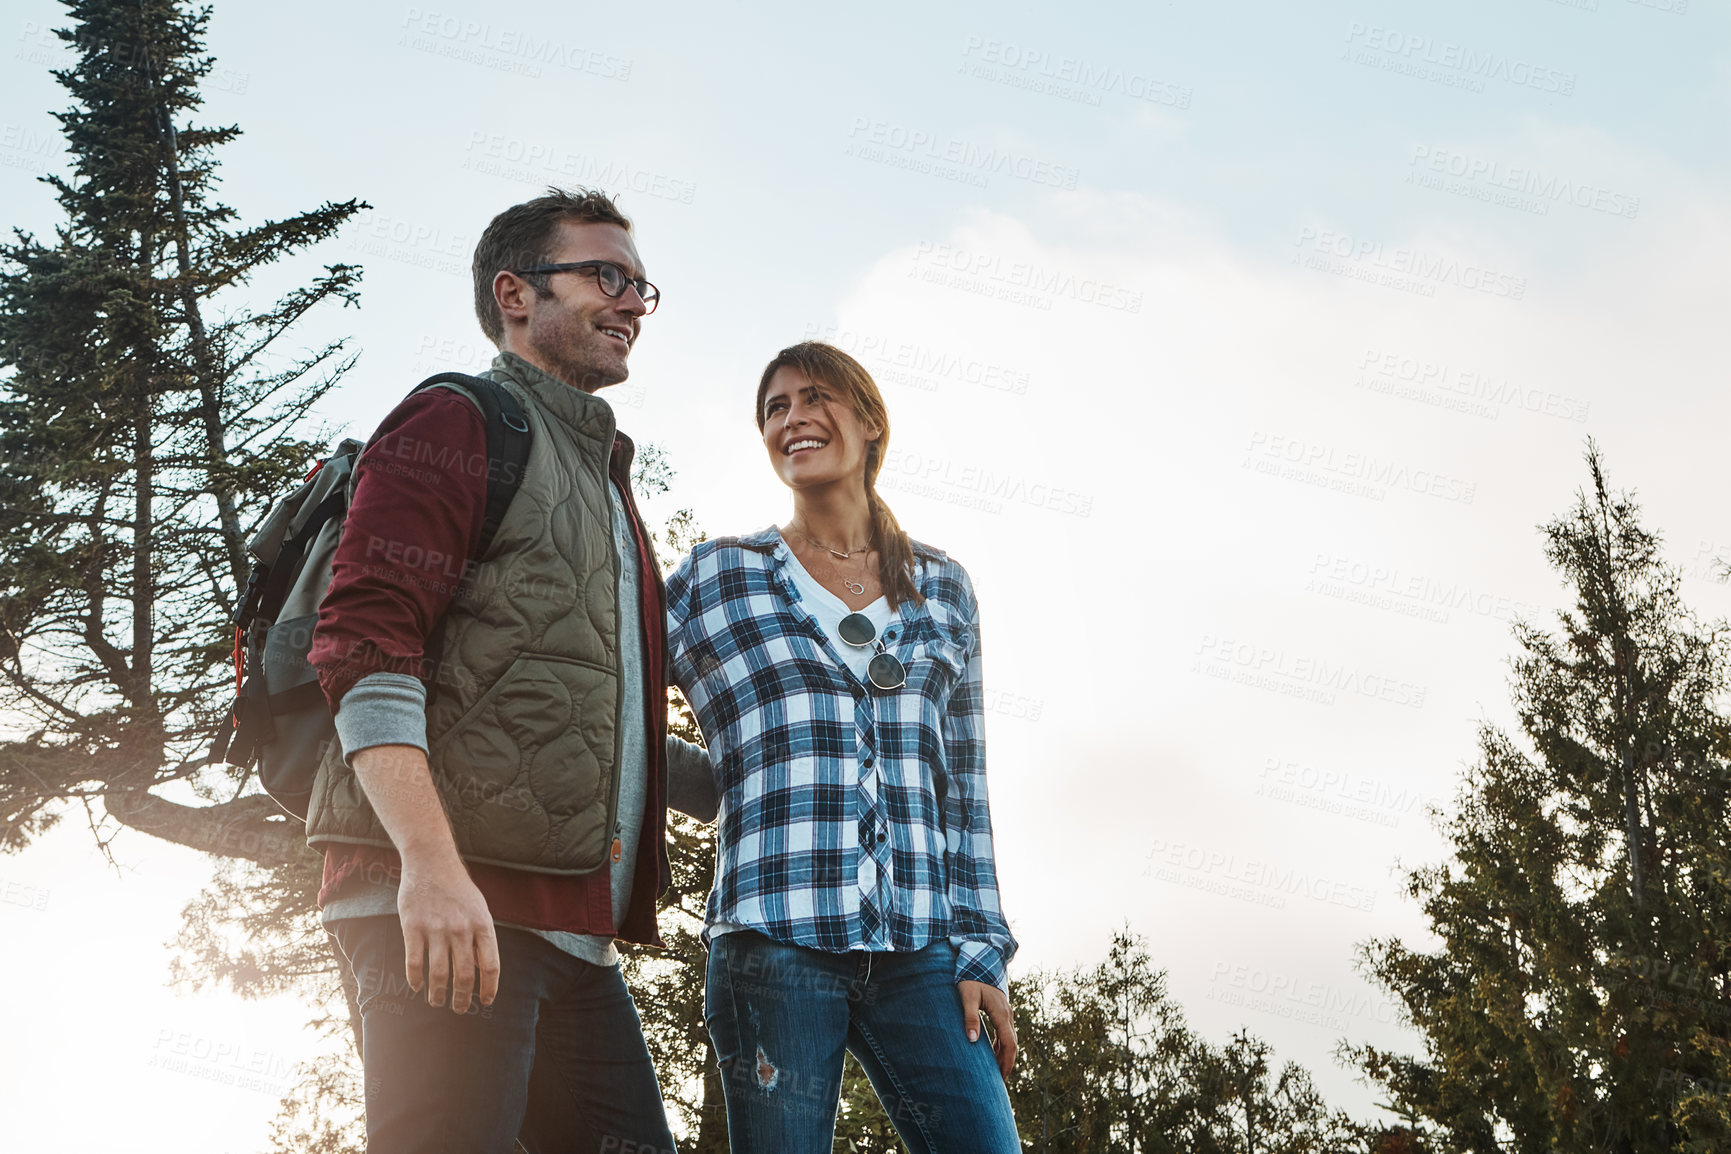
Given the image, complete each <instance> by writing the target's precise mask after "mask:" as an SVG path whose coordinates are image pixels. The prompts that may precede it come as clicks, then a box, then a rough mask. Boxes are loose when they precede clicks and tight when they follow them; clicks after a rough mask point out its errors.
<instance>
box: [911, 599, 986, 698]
mask: <svg viewBox="0 0 1731 1154" xmlns="http://www.w3.org/2000/svg"><path fill="white" fill-rule="evenodd" d="M913 628H915V629H916V637H915V640H914V641H913V643H912V645H911V646H909V647H908V648H911V650H912V654H913V656H912V659H911V660H909V659H908V658H907V657H903V659H902V660H903V663H904V664H905V665H906V666H907V670H908V684H909V686H910V688H918V689H920V690H921V691H922V692H926V693H929V694H933V695H936V696H938V697H947V696H948V695H949V693H950V691H951V690H953V689H954V688H955V687H956V686H957V685H958V684H960V682H961V680H962V678H963V677H965V676H966V675H967V671H968V662H969V660H970V659H971V658H972V657H973V653H974V631H973V629H972V628H971V627H970V626H969V625H968V624H967V623H966V622H963V621H954V620H949V619H946V618H944V617H937V616H934V617H933V618H932V619H931V620H930V621H928V622H923V623H921V627H913Z"/></svg>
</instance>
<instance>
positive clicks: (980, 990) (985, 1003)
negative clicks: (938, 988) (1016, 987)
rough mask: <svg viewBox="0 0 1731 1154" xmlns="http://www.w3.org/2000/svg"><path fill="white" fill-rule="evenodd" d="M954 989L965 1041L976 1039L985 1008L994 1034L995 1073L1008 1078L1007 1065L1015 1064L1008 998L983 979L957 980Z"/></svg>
mask: <svg viewBox="0 0 1731 1154" xmlns="http://www.w3.org/2000/svg"><path fill="white" fill-rule="evenodd" d="M956 988H957V989H958V990H960V991H961V992H962V1029H964V1030H966V1031H967V1032H968V1041H970V1042H976V1041H978V1040H979V1038H980V1011H981V1010H984V1011H986V1017H988V1018H990V1019H991V1020H992V1033H993V1034H994V1035H995V1036H994V1037H993V1039H992V1053H994V1054H996V1055H997V1056H998V1071H999V1073H1001V1074H1003V1075H1004V1077H1006V1078H1008V1077H1009V1076H1010V1067H1011V1066H1014V1065H1015V1064H1016V1023H1015V1022H1014V1021H1013V1020H1012V1019H1011V1017H1010V999H1009V998H1008V997H1006V996H1005V995H1004V991H1002V990H1000V989H998V987H996V986H989V985H987V984H986V983H985V982H972V981H960V982H957V983H956Z"/></svg>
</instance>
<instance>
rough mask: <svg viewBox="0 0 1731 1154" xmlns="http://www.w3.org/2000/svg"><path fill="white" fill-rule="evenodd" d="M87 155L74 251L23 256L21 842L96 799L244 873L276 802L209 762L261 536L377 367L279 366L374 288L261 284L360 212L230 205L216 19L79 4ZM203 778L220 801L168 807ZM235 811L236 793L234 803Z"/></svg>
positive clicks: (17, 565) (70, 223)
mask: <svg viewBox="0 0 1731 1154" xmlns="http://www.w3.org/2000/svg"><path fill="white" fill-rule="evenodd" d="M66 7H67V9H68V13H69V15H70V16H71V18H72V21H73V23H72V26H71V27H70V28H68V29H64V30H61V31H60V32H59V33H58V34H59V35H60V37H61V38H62V39H64V40H66V41H67V43H68V44H69V45H70V46H71V47H72V48H73V50H74V51H75V52H76V54H77V60H76V63H75V64H73V65H72V66H71V67H69V68H66V69H63V70H60V71H57V72H56V73H55V76H56V78H57V79H58V80H59V81H60V83H61V84H62V85H63V86H64V87H65V88H66V90H67V92H68V93H69V94H70V96H71V98H72V106H71V107H70V108H68V109H67V110H66V111H64V112H61V113H58V114H57V118H58V119H59V121H60V124H61V127H62V130H63V132H64V135H65V139H66V146H67V150H68V153H69V165H70V167H69V171H68V173H67V174H66V175H64V176H59V175H51V176H45V177H44V178H43V180H44V181H45V183H47V184H48V185H49V186H50V187H51V188H53V190H54V193H55V196H56V198H57V200H58V203H59V206H60V209H61V211H62V213H63V214H64V218H63V220H62V222H61V223H60V224H59V225H58V226H57V227H56V229H55V235H54V237H53V238H52V239H51V240H43V239H39V238H38V237H36V236H33V235H30V234H28V233H25V232H22V231H18V230H14V233H13V236H12V238H11V240H10V241H8V242H5V243H0V368H3V369H5V370H7V372H6V375H5V378H4V379H3V380H0V714H3V715H4V716H6V717H7V718H8V719H9V722H10V728H11V731H10V732H8V733H5V734H3V735H0V764H3V765H4V766H5V767H6V772H5V773H4V775H3V776H0V849H5V850H12V851H15V850H17V849H20V848H22V847H23V846H24V845H26V844H28V842H29V841H30V840H31V839H32V838H33V837H34V836H35V835H36V834H38V833H40V832H41V831H42V830H44V829H46V828H47V827H48V826H49V825H51V824H52V823H53V822H54V821H55V820H56V819H57V818H58V817H59V816H60V814H61V813H62V812H64V810H65V808H66V803H68V802H72V801H76V802H82V803H84V804H86V805H87V806H89V805H92V804H93V803H95V802H96V801H98V800H100V801H102V802H104V803H105V805H106V808H107V812H108V813H109V814H110V815H111V816H113V817H114V818H116V819H118V820H119V821H121V822H122V823H125V824H127V825H131V826H134V827H136V828H139V829H141V830H144V831H145V832H148V833H151V834H154V835H156V836H159V837H165V838H168V839H169V840H172V841H176V842H179V843H181V844H184V845H189V846H193V847H195V848H199V849H206V850H210V851H211V852H215V853H219V854H225V855H229V856H238V857H248V858H251V859H253V860H266V859H267V857H268V856H269V855H270V854H271V853H275V854H277V855H279V856H278V857H277V860H282V858H281V856H280V855H281V854H282V853H284V852H300V851H294V850H291V849H290V847H291V845H292V843H291V842H290V841H289V840H288V839H286V838H282V837H280V836H277V834H278V831H277V830H276V829H274V828H273V827H274V826H276V825H277V824H279V823H278V822H277V821H276V820H275V811H274V807H273V806H272V805H271V804H270V802H269V801H268V799H265V798H263V797H262V796H259V795H256V794H254V795H252V796H241V794H242V792H243V789H244V787H245V785H246V774H245V772H244V771H241V770H229V771H217V770H211V769H208V768H206V765H205V761H206V749H207V747H208V744H209V741H210V736H211V733H212V731H213V728H214V724H215V722H216V720H217V717H218V713H219V710H220V708H221V706H222V704H223V696H224V694H223V685H224V684H225V682H227V681H228V680H229V679H230V678H231V677H232V673H231V671H230V669H229V665H228V652H227V650H228V646H227V644H226V643H225V620H226V616H227V614H228V613H229V612H231V611H232V608H233V605H234V603H235V599H236V594H237V590H238V589H240V588H241V587H242V585H243V584H244V581H245V576H246V571H247V568H248V565H247V563H246V561H245V559H244V550H245V541H246V533H247V530H248V529H249V528H250V526H251V524H252V523H253V522H254V521H255V520H256V519H257V518H258V517H259V515H260V514H261V513H262V512H263V511H264V509H265V508H266V507H267V506H268V504H269V503H270V502H271V501H272V500H273V499H274V498H276V497H277V496H278V495H280V494H281V493H282V492H284V491H286V489H287V488H288V487H290V485H291V482H293V481H294V480H296V479H298V477H299V475H300V474H301V473H302V472H303V471H304V470H305V468H306V466H307V463H308V461H309V459H310V458H311V457H312V456H313V455H314V453H315V451H316V450H317V448H318V447H319V445H320V444H321V443H322V439H321V440H320V441H312V440H307V439H304V438H303V437H302V436H300V435H299V432H300V429H299V426H301V425H302V424H304V421H303V418H305V416H306V415H307V413H308V412H309V410H310V409H311V408H312V406H313V405H314V404H315V403H316V402H317V401H318V400H319V399H320V398H321V397H322V396H323V395H324V394H325V393H326V392H327V391H328V390H329V389H330V388H331V387H332V385H334V384H335V383H336V381H337V380H338V379H339V378H340V377H341V375H342V373H343V372H344V371H345V370H346V369H347V368H349V367H350V366H351V365H352V364H353V362H354V358H353V356H352V355H350V354H348V353H346V351H345V349H344V343H343V342H342V341H336V342H333V343H330V344H327V345H325V346H324V347H322V348H316V349H313V350H312V351H310V352H301V353H298V354H296V355H288V356H284V355H279V354H278V352H277V346H278V343H279V341H280V339H281V338H282V337H283V336H284V335H285V334H286V333H287V332H288V331H290V329H291V328H292V327H293V326H294V324H295V323H296V322H297V321H298V320H300V319H301V318H302V317H303V316H305V314H306V313H307V312H308V311H309V310H311V309H313V308H315V307H317V306H318V305H320V304H323V303H325V302H331V301H335V302H340V303H343V304H353V303H355V300H356V296H355V293H356V286H357V283H358V280H359V270H358V269H356V268H354V267H352V266H348V265H342V264H336V265H330V266H327V267H326V268H325V269H324V271H323V272H322V273H321V274H319V275H316V276H315V277H313V279H312V280H311V281H310V283H307V284H305V285H302V286H301V287H298V288H295V289H292V290H291V291H289V292H287V293H286V294H284V295H283V296H282V297H280V298H279V299H276V300H275V301H274V302H271V303H270V304H268V305H266V306H264V307H257V308H255V307H249V305H248V304H247V303H246V299H245V298H246V295H247V294H245V293H244V292H241V291H239V290H240V289H241V288H242V286H245V285H246V284H247V282H248V281H249V280H250V279H251V278H253V277H254V276H255V274H257V273H258V272H260V271H261V270H263V269H265V268H267V267H269V266H270V265H272V264H274V263H275V262H277V261H278V260H281V259H283V258H285V257H289V256H292V255H294V254H297V253H299V252H301V251H302V250H304V249H306V248H307V247H309V246H311V245H314V244H316V243H317V242H319V241H321V240H324V239H326V238H328V237H330V236H331V235H332V234H333V233H335V232H336V231H337V229H338V228H339V227H341V225H342V224H343V222H345V221H346V220H348V219H349V218H350V217H352V216H353V215H354V214H355V213H356V212H358V211H360V210H361V209H362V208H364V207H366V206H365V205H363V204H361V203H360V202H359V201H356V200H348V201H344V202H342V203H326V204H324V205H322V206H320V207H319V208H317V209H315V210H313V211H311V212H305V213H300V214H297V215H294V216H290V217H286V218H284V219H281V220H269V221H265V222H263V223H261V224H256V225H250V226H243V225H241V224H239V223H238V222H237V216H236V213H235V212H234V211H233V210H232V209H230V208H229V207H227V206H226V205H224V204H222V203H220V202H219V201H217V200H216V199H215V193H216V188H215V184H216V177H215V172H216V156H215V153H216V150H217V149H218V148H219V147H220V146H221V145H223V144H225V143H227V142H229V141H231V140H233V139H234V138H235V137H236V136H237V135H238V134H239V131H240V130H239V129H238V128H235V127H232V126H229V127H207V126H202V125H197V124H194V123H192V122H191V118H192V117H193V116H194V115H195V114H196V112H197V110H198V108H199V105H200V97H199V92H198V84H199V81H200V80H201V79H202V78H203V77H204V76H205V75H206V74H207V73H208V72H209V71H210V70H211V67H212V63H213V62H212V60H211V58H210V57H209V56H206V55H204V53H203V36H204V28H205V24H206V22H207V20H208V19H209V12H208V10H198V11H188V10H186V9H185V8H184V7H183V6H182V5H181V4H179V3H176V2H175V0H124V2H122V0H67V3H66ZM175 780H185V781H187V782H190V783H191V784H192V786H193V787H194V789H195V790H196V791H197V792H198V793H199V794H200V795H201V796H202V797H203V799H204V800H206V801H209V802H211V803H213V804H210V805H207V806H199V805H182V804H178V803H174V802H170V801H167V800H165V799H164V798H162V797H160V796H158V795H156V794H154V793H152V792H151V791H152V789H153V788H154V787H158V786H161V785H163V784H165V783H168V782H170V781H175ZM219 798H223V799H227V800H224V801H218V799H219Z"/></svg>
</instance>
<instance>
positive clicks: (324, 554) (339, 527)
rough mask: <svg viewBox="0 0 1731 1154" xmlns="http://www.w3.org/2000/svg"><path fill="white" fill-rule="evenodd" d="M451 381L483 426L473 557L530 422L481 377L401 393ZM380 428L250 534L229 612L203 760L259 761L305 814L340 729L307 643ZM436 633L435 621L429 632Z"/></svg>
mask: <svg viewBox="0 0 1731 1154" xmlns="http://www.w3.org/2000/svg"><path fill="white" fill-rule="evenodd" d="M447 382H448V383H451V384H455V385H459V386H461V389H460V391H461V392H462V393H464V394H465V395H467V396H468V397H469V398H470V400H472V401H474V403H475V406H476V407H477V408H478V409H480V410H481V415H482V417H483V418H484V419H485V421H486V426H487V506H486V514H485V516H484V517H483V519H482V523H481V541H480V546H479V548H478V550H477V552H476V554H475V558H474V559H477V560H478V559H479V558H481V557H484V556H486V554H487V548H488V547H489V546H490V545H491V544H492V543H493V537H494V535H495V534H496V533H497V532H498V530H499V524H500V522H502V521H503V520H504V519H505V510H506V509H507V508H508V507H509V506H510V504H511V499H512V498H513V497H515V496H516V495H517V489H518V487H519V486H520V485H521V484H522V480H523V469H524V466H525V465H526V464H527V463H528V460H529V421H528V418H527V417H526V416H525V415H524V413H523V406H522V404H521V402H519V401H518V400H517V398H516V397H515V396H513V395H512V394H511V392H510V391H509V390H507V389H505V388H503V387H501V386H500V385H498V384H496V383H495V382H493V381H489V380H486V379H484V378H481V377H471V376H466V375H464V374H462V373H440V374H439V375H437V376H434V377H428V378H427V379H426V380H424V381H422V382H421V383H420V384H419V385H416V386H415V388H414V389H413V390H412V391H411V393H410V394H409V395H410V396H413V395H414V394H415V393H418V392H420V391H421V390H422V389H426V388H431V387H433V386H435V385H439V384H442V383H447ZM377 438H378V434H377V433H375V434H373V437H372V439H369V440H368V441H367V443H366V444H364V445H363V444H362V443H361V442H359V441H356V440H353V439H345V440H343V441H342V442H341V443H339V444H338V445H337V447H336V451H335V452H333V453H332V454H331V455H330V456H329V457H326V458H325V459H324V460H322V461H320V462H319V463H318V464H317V465H315V466H313V471H312V472H311V473H308V474H307V478H306V480H305V481H304V482H302V483H301V486H300V488H298V489H296V490H295V491H294V492H293V493H290V494H289V495H288V496H287V497H285V498H283V500H282V501H281V502H280V503H278V504H277V505H276V506H275V507H274V508H272V509H271V511H270V514H269V516H267V517H266V518H265V519H264V521H263V523H262V524H260V526H259V529H258V532H257V533H255V534H254V535H253V538H252V540H251V541H249V542H248V543H247V552H249V553H251V554H252V555H253V557H254V558H256V559H257V563H256V564H255V565H254V566H253V568H252V576H251V577H250V578H249V579H248V580H247V583H246V591H245V592H244V593H243V594H242V595H241V598H240V604H239V605H238V607H237V608H236V609H235V613H234V677H235V697H234V703H233V704H232V705H231V706H230V707H229V710H228V716H227V718H226V719H225V720H224V722H223V724H222V725H221V726H220V729H219V731H218V733H217V735H216V739H215V741H214V742H212V744H211V750H210V759H211V760H212V761H226V762H228V763H229V764H231V765H239V766H251V765H252V764H253V763H254V762H257V764H258V777H259V782H260V784H262V785H263V786H264V789H265V792H266V793H268V794H269V795H270V796H271V797H272V798H273V799H275V801H276V802H277V804H278V805H280V806H282V807H283V808H284V809H286V810H287V811H288V812H289V813H291V814H293V815H294V816H295V817H298V818H300V819H301V820H302V821H305V820H306V816H307V804H308V802H309V801H310V800H311V797H312V789H313V778H314V776H315V775H316V774H317V773H318V768H319V762H320V761H322V760H323V759H324V755H325V750H326V748H328V747H329V745H330V743H331V742H332V741H334V740H335V739H336V719H335V717H334V716H333V715H332V713H331V709H330V706H329V704H328V703H327V702H326V701H325V695H324V690H323V689H321V688H320V686H319V679H318V673H317V671H316V670H314V669H313V667H312V665H310V664H309V663H308V662H307V654H308V653H309V652H310V651H311V650H312V644H313V628H314V626H316V625H317V624H318V619H319V603H320V602H321V601H322V600H324V595H325V591H326V590H327V589H329V588H330V584H331V562H332V559H333V558H334V557H335V556H336V551H337V543H338V542H339V541H340V540H341V539H342V532H343V522H344V521H345V520H346V519H347V517H348V513H349V501H350V499H351V498H352V497H353V495H354V474H355V466H356V464H357V463H358V462H359V460H360V458H361V454H363V453H364V452H366V450H367V448H368V447H369V446H371V444H372V442H373V440H376V439H377ZM442 634H443V625H442V623H441V625H440V626H439V627H438V628H436V629H435V630H434V631H433V633H432V638H433V639H436V638H438V637H439V636H442ZM430 644H431V642H430ZM429 692H433V690H430V691H429Z"/></svg>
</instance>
